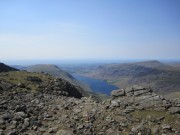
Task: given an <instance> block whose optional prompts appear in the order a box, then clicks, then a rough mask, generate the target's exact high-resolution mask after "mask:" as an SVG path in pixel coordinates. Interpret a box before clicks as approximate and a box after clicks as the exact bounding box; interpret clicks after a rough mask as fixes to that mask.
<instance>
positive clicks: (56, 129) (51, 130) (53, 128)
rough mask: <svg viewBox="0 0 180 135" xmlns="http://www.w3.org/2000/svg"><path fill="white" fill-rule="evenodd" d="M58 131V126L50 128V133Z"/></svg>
mask: <svg viewBox="0 0 180 135" xmlns="http://www.w3.org/2000/svg"><path fill="white" fill-rule="evenodd" d="M57 131H58V128H57V127H52V128H49V129H48V133H56V132H57Z"/></svg>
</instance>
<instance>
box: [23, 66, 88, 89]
mask: <svg viewBox="0 0 180 135" xmlns="http://www.w3.org/2000/svg"><path fill="white" fill-rule="evenodd" d="M26 70H27V71H29V72H38V73H42V72H44V73H48V74H50V75H52V76H54V77H59V78H63V79H64V80H66V81H69V82H70V83H72V84H74V85H77V86H81V87H82V88H84V90H86V91H90V88H89V87H88V86H86V85H85V84H83V83H81V82H79V81H78V80H76V79H75V78H74V77H73V76H72V75H70V74H69V73H67V72H66V71H64V70H62V69H60V68H59V67H58V66H56V65H50V64H49V65H47V64H38V65H33V66H29V67H26Z"/></svg>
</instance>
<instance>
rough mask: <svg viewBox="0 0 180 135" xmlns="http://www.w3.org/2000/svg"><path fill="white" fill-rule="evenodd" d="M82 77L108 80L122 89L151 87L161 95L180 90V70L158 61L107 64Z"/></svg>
mask: <svg viewBox="0 0 180 135" xmlns="http://www.w3.org/2000/svg"><path fill="white" fill-rule="evenodd" d="M79 74H81V75H85V76H89V77H94V78H98V79H103V80H107V81H108V82H109V83H112V84H115V85H117V86H119V87H121V88H124V87H127V86H130V85H134V84H139V85H142V86H146V87H148V86H151V87H153V89H154V90H155V91H157V92H159V93H161V94H167V93H170V92H176V91H179V90H180V68H177V67H173V66H170V65H166V64H164V63H161V62H158V61H145V62H138V63H128V64H107V65H101V66H99V67H98V68H96V69H94V70H91V71H89V72H86V73H85V72H79Z"/></svg>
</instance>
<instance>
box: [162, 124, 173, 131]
mask: <svg viewBox="0 0 180 135" xmlns="http://www.w3.org/2000/svg"><path fill="white" fill-rule="evenodd" d="M161 127H162V129H163V130H171V126H170V125H162V126H161Z"/></svg>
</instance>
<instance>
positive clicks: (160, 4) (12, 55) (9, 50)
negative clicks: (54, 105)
mask: <svg viewBox="0 0 180 135" xmlns="http://www.w3.org/2000/svg"><path fill="white" fill-rule="evenodd" d="M179 7H180V1H179V0H171V1H170V0H150V1H144V0H136V1H133V0H126V1H125V0H111V1H110V0H89V1H84V0H76V1H74V0H66V1H63V0H62V1H61V0H51V1H49V0H30V1H24V0H13V1H11V0H1V1H0V47H1V49H0V61H2V62H3V61H12V60H29V61H30V60H59V59H60V60H82V59H83V60H87V59H89V60H129V59H140V60H146V59H147V60H166V59H169V60H171V59H172V60H173V59H178V60H179V59H180V52H179V51H180V25H179V24H180V8H179Z"/></svg>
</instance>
